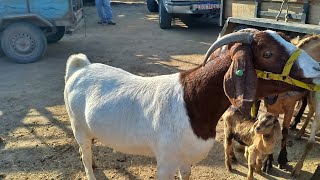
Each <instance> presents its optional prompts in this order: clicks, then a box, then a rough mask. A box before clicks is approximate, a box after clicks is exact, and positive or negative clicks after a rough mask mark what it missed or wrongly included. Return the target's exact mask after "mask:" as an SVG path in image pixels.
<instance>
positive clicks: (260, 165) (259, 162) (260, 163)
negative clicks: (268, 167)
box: [255, 156, 263, 174]
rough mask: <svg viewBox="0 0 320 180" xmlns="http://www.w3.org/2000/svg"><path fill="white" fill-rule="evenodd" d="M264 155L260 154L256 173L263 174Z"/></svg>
mask: <svg viewBox="0 0 320 180" xmlns="http://www.w3.org/2000/svg"><path fill="white" fill-rule="evenodd" d="M262 161H263V157H260V156H258V157H257V159H256V170H255V171H256V173H258V174H261V167H262Z"/></svg>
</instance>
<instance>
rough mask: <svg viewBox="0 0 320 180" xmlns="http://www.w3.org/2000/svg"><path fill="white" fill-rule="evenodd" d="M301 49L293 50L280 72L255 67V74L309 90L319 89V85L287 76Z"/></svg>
mask: <svg viewBox="0 0 320 180" xmlns="http://www.w3.org/2000/svg"><path fill="white" fill-rule="evenodd" d="M300 53H301V49H297V50H296V51H295V52H293V53H292V54H291V56H290V58H289V59H288V61H287V63H286V65H285V66H284V68H283V71H282V73H281V74H275V73H272V72H267V71H261V70H258V69H256V73H257V76H258V77H259V78H262V79H265V80H275V81H282V82H285V83H288V84H291V85H294V86H297V87H301V88H304V89H307V90H310V91H320V86H318V85H314V84H307V83H304V82H302V81H299V80H297V79H294V78H292V77H290V76H289V74H290V71H291V68H292V66H293V64H294V62H295V61H296V60H297V59H298V57H299V56H300Z"/></svg>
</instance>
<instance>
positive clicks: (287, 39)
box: [277, 32, 291, 42]
mask: <svg viewBox="0 0 320 180" xmlns="http://www.w3.org/2000/svg"><path fill="white" fill-rule="evenodd" d="M277 33H278V34H279V35H280V36H281V37H282V38H283V39H284V40H286V41H288V42H290V40H291V39H290V37H289V36H287V35H286V34H285V33H283V32H277Z"/></svg>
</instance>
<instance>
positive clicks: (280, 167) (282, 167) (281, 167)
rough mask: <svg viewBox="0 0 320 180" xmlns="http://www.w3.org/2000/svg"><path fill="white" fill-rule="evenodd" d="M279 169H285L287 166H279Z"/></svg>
mask: <svg viewBox="0 0 320 180" xmlns="http://www.w3.org/2000/svg"><path fill="white" fill-rule="evenodd" d="M278 167H279V169H286V167H287V165H286V164H279V166H278Z"/></svg>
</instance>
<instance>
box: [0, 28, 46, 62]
mask: <svg viewBox="0 0 320 180" xmlns="http://www.w3.org/2000/svg"><path fill="white" fill-rule="evenodd" d="M1 46H2V49H3V52H4V53H5V55H6V56H7V57H9V58H10V59H12V60H14V61H15V62H17V63H22V64H26V63H32V62H34V61H37V60H39V59H40V58H41V57H42V56H43V55H44V53H45V52H46V50H47V39H46V37H45V35H44V33H43V32H42V31H41V29H40V28H39V27H37V26H35V25H33V24H31V23H27V22H17V23H14V24H11V25H9V26H8V27H7V28H6V29H5V30H4V31H3V34H2V38H1Z"/></svg>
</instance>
